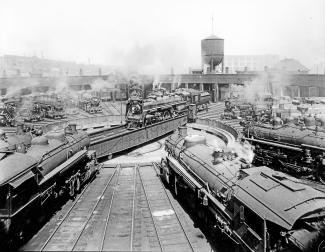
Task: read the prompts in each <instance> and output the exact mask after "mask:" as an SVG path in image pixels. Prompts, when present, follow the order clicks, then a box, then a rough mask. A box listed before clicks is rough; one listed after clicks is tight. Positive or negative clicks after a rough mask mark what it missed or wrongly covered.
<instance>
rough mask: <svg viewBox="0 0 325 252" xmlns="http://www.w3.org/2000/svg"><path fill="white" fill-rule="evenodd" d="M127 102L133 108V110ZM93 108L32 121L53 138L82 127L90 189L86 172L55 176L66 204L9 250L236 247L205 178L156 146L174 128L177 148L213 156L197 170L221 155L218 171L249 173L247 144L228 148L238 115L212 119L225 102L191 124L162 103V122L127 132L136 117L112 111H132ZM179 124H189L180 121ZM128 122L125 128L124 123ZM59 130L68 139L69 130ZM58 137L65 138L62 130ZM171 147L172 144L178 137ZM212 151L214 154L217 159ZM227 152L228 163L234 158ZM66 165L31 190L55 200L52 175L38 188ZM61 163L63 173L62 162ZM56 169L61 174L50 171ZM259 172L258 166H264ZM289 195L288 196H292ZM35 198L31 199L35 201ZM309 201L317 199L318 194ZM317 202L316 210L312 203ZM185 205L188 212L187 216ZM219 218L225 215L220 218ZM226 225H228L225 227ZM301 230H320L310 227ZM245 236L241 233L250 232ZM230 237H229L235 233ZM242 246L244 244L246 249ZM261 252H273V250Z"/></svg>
mask: <svg viewBox="0 0 325 252" xmlns="http://www.w3.org/2000/svg"><path fill="white" fill-rule="evenodd" d="M133 105H134V106H138V105H137V103H135V104H133ZM101 106H102V115H92V114H89V113H86V112H80V111H79V112H78V113H75V115H68V117H67V118H65V119H63V120H55V121H54V120H48V119H46V120H44V121H42V122H40V123H39V124H38V122H37V123H36V124H37V126H42V127H43V129H44V132H45V133H46V134H45V136H47V135H48V134H49V135H50V136H51V134H53V133H51V132H53V130H54V132H58V130H60V129H64V128H65V127H68V128H69V127H70V125H76V124H77V125H76V126H77V128H79V129H82V130H83V131H81V132H83V134H85V135H86V136H87V137H88V139H89V149H88V152H89V153H90V154H88V157H89V155H90V156H92V154H91V153H93V152H94V153H96V156H97V158H98V161H100V164H98V165H97V167H98V168H95V169H94V168H92V171H95V175H94V177H92V178H91V179H90V182H86V183H84V181H87V178H89V177H90V175H88V173H87V170H86V173H85V174H86V175H85V176H86V178H85V177H83V175H79V173H80V172H81V173H82V171H78V173H76V174H75V173H72V175H69V176H70V177H69V176H68V177H67V178H66V177H64V178H65V179H66V182H64V183H67V186H63V187H62V189H63V190H66V192H67V193H68V194H69V195H70V196H72V197H67V198H66V200H63V201H62V202H61V201H59V202H60V203H58V204H55V207H54V208H53V209H51V210H50V211H48V214H49V216H47V217H46V218H45V220H43V221H41V223H40V225H36V227H35V228H32V229H28V231H27V234H26V233H24V234H25V235H24V238H23V239H22V240H21V242H20V243H19V244H20V245H19V250H20V251H217V252H220V251H232V250H237V249H238V248H239V247H240V246H242V245H241V243H240V241H241V239H239V240H236V238H235V237H236V236H234V233H231V232H230V231H229V230H230V224H229V222H230V221H233V220H231V218H235V217H231V215H230V216H229V217H224V216H223V215H224V214H225V211H226V209H225V207H227V203H226V202H225V201H224V199H222V200H220V202H222V204H225V207H224V206H220V205H219V204H220V203H217V202H216V199H217V200H219V197H221V196H220V192H219V194H218V193H216V192H217V191H218V189H216V188H213V184H210V183H211V181H209V179H207V178H205V179H204V180H203V182H200V180H198V179H197V176H199V174H196V173H193V174H192V172H191V170H190V169H189V167H190V166H191V165H193V164H192V163H184V162H186V159H184V156H182V157H181V158H180V159H179V160H181V161H179V162H180V163H179V164H181V166H179V164H177V163H175V160H178V157H177V155H178V154H177V151H176V152H174V150H172V148H175V150H176V148H178V147H177V145H175V146H173V145H171V146H173V147H171V146H170V145H168V146H166V144H165V143H166V141H171V139H172V138H170V137H169V135H170V134H171V133H173V132H174V135H175V132H176V131H177V129H179V135H178V137H183V134H185V135H184V139H187V140H185V142H184V148H185V149H187V148H192V146H194V147H195V145H197V144H202V148H205V147H204V146H206V145H207V146H208V149H209V150H210V149H213V150H214V152H213V153H212V157H213V159H214V160H215V161H212V164H211V165H209V164H208V163H209V162H210V161H209V158H205V159H204V161H199V163H200V162H203V163H202V164H203V165H204V166H205V167H212V166H213V165H218V163H219V162H220V161H216V160H219V159H216V158H217V156H220V155H221V157H223V156H224V157H223V159H222V160H223V161H222V163H224V164H226V165H225V167H227V163H228V162H230V164H229V165H230V166H229V167H232V169H235V170H234V171H236V169H237V168H236V167H238V166H239V164H240V167H241V168H240V169H243V168H242V167H246V168H247V167H252V168H251V169H255V168H254V166H250V165H249V166H247V164H248V163H250V162H251V161H252V160H250V161H248V160H246V158H247V152H252V149H250V148H251V147H249V149H247V147H244V145H243V144H242V143H241V144H239V142H238V139H241V138H242V137H243V135H244V131H245V125H243V124H242V122H243V120H242V118H232V119H230V120H229V119H221V115H222V114H223V113H224V111H225V110H226V107H225V103H210V104H209V109H208V110H206V109H204V110H202V111H198V113H197V117H196V118H195V120H191V116H192V115H193V114H192V113H191V107H189V108H188V114H187V115H185V114H184V113H183V110H182V109H180V110H179V112H178V114H177V115H176V116H171V113H170V112H169V109H172V110H174V111H175V110H176V111H177V109H178V108H177V107H172V106H169V107H163V109H164V110H162V111H161V112H160V114H161V115H163V117H162V118H161V119H158V118H160V117H157V121H152V119H151V117H150V116H146V117H143V119H141V118H140V119H136V120H138V121H136V123H137V125H138V126H139V125H141V126H140V127H137V128H133V126H134V125H135V124H134V122H135V121H134V118H137V117H134V115H136V114H132V115H131V116H130V115H129V114H128V113H126V116H125V117H123V118H122V117H121V115H120V114H118V113H119V111H118V108H119V109H121V107H122V109H125V110H127V111H128V109H129V111H131V110H132V106H131V107H128V105H126V103H125V102H116V103H112V102H106V103H103V104H102V105H101ZM144 106H145V105H144ZM173 106H174V105H173ZM114 109H115V112H114ZM133 111H134V110H132V112H133ZM153 111H154V112H151V108H149V109H148V110H147V111H146V112H144V113H147V115H151V114H150V113H156V111H157V108H154V110H153ZM158 111H159V110H158ZM166 111H167V112H166ZM194 114H195V113H194ZM152 115H155V116H156V115H157V114H152ZM99 118H102V119H99ZM146 118H149V119H146ZM130 120H131V121H130ZM141 120H143V121H141ZM187 120H189V121H192V122H191V123H187ZM78 122H79V126H78ZM130 122H131V124H130V125H132V127H129V126H128V123H130ZM36 124H35V125H36ZM143 125H144V126H145V127H143ZM184 125H186V127H185V128H186V133H182V131H181V128H182V127H183V126H184ZM183 128H184V127H183ZM5 130H6V128H5ZM69 130H70V131H71V130H72V134H75V133H73V132H74V131H73V127H72V129H70V128H69ZM64 131H65V132H70V131H66V129H65V130H64ZM8 133H9V131H8ZM54 134H56V133H54ZM66 134H71V133H66ZM37 138H40V139H41V138H42V136H40V137H36V138H35V139H37ZM49 140H50V138H49ZM49 140H48V141H49ZM42 141H43V140H42ZM175 143H177V144H178V143H179V140H177V141H176V142H175ZM203 145H204V146H203ZM32 146H33V142H32ZM238 148H239V149H238ZM245 148H246V149H245ZM220 149H223V151H221V152H220ZM194 150H195V149H194ZM235 152H236V153H237V154H236V155H237V156H236V155H235V156H234V153H235ZM27 153H28V151H27ZM193 153H194V152H193ZM193 153H192V154H191V155H190V156H189V157H190V158H191V159H193V158H194V156H193ZM216 153H218V154H216ZM243 153H244V154H243ZM203 154H204V155H207V152H203ZM69 155H70V154H69ZM78 155H80V156H81V155H85V151H84V152H82V151H80V152H77V153H76V154H75V156H76V158H77V159H76V160H78V157H77V156H78ZM186 155H187V154H186ZM238 155H239V159H238V161H235V160H234V159H236V157H238ZM174 156H175V158H176V159H174ZM186 157H187V156H186ZM212 157H211V158H212ZM107 158H108V160H107ZM183 159H184V160H183ZM87 160H88V159H87ZM193 160H196V159H195V158H194V159H193ZM198 160H200V159H198ZM67 162H69V159H68V160H67V161H66V162H65V163H63V164H62V165H60V166H58V167H55V169H54V170H53V171H51V172H50V173H49V174H47V173H45V172H44V171H43V172H44V175H43V176H44V179H45V182H42V180H40V181H41V182H40V185H41V186H42V185H46V187H47V188H48V189H46V190H45V192H46V193H48V192H49V193H53V196H54V197H56V195H58V194H60V192H58V193H54V192H53V189H52V188H54V190H55V188H56V186H57V184H59V183H62V182H59V181H60V177H61V176H62V175H57V178H56V177H55V176H54V177H53V179H54V181H53V182H54V183H53V184H52V186H51V185H47V183H49V182H48V181H50V183H52V182H51V181H52V180H51V176H53V174H56V173H58V174H63V172H62V171H64V169H66V168H64V167H66V163H67ZM73 162H78V161H73ZM91 162H92V163H91ZM91 162H89V163H87V165H86V167H91V166H89V165H90V164H92V165H95V166H96V163H97V161H95V162H94V161H91ZM166 162H167V163H166ZM67 165H68V166H69V163H67ZM223 166H224V165H223ZM182 167H185V169H184V168H182ZM257 168H258V167H257ZM60 169H63V170H62V171H60ZM208 169H210V168H208ZM227 169H228V168H227ZM261 169H262V170H263V169H266V167H265V168H263V167H262V168H261ZM96 171H97V172H96ZM217 171H218V170H217ZM41 172H42V170H41ZM228 172H230V174H231V176H236V175H234V174H237V172H236V173H233V171H230V170H229V169H228V170H225V171H223V172H222V174H223V176H227V174H228ZM265 172H266V171H265ZM92 173H93V172H92ZM230 174H228V176H229V175H230ZM24 176H25V175H24ZM64 176H66V175H64ZM200 176H201V175H200ZM202 176H203V175H202ZM246 176H247V175H246ZM263 176H264V175H263ZM268 176H269V175H268ZM272 176H273V175H271V177H272ZM274 176H275V177H276V178H277V176H283V175H278V174H276V175H274ZM206 179H207V180H206ZM218 179H219V177H218ZM218 179H217V180H218ZM241 179H242V177H240V176H239V177H238V180H241ZM56 180H57V181H56ZM217 180H216V181H217ZM55 181H56V182H55ZM67 181H68V182H67ZM77 181H78V182H77ZM80 181H81V184H82V185H81V186H80ZM227 181H228V182H226V183H227V185H228V183H229V182H230V181H233V178H227ZM289 181H291V182H290V183H292V181H295V179H294V178H290V179H289ZM212 183H215V182H212ZM223 183H224V182H223ZM231 183H233V182H231ZM234 183H235V184H234V185H232V186H231V187H233V186H237V185H236V183H237V182H236V181H235V182H234ZM267 183H271V182H267ZM272 183H279V185H282V182H280V180H275V181H273V182H272ZM16 184H21V185H23V183H22V182H10V183H9V185H11V186H16ZM284 185H285V187H288V188H291V186H292V188H296V185H289V184H284ZM299 185H300V186H305V187H306V189H304V190H313V192H312V193H313V194H315V195H316V194H317V195H318V194H319V195H323V194H324V193H325V185H324V183H321V182H317V181H312V180H310V179H308V178H307V177H306V178H301V180H300V182H299ZM18 186H19V185H18ZM210 187H211V188H210ZM298 187H299V186H298ZM309 188H310V189H309ZM42 190H44V189H42ZM223 190H224V189H223ZM292 190H293V191H295V190H296V189H292ZM299 190H301V189H299ZM191 191H194V192H195V193H194V197H193V193H190V192H191ZM312 193H310V194H312ZM310 194H308V195H310ZM43 195H44V194H41V195H40V196H39V197H41V199H42V200H43V198H42V197H44V196H43ZM196 197H197V198H196ZM223 197H224V196H223ZM254 197H256V196H254ZM308 197H309V196H308ZM315 197H316V198H319V197H320V196H315ZM46 199H48V197H46ZM231 202H232V201H231ZM294 204H298V205H299V204H304V202H300V203H294ZM317 204H318V205H317V206H319V204H322V203H317ZM193 205H195V207H194V211H193ZM202 206H203V208H202ZM271 207H272V206H271ZM220 211H223V213H221V212H220ZM254 211H255V210H254ZM315 211H316V210H315ZM211 213H212V215H211ZM219 214H221V215H219ZM227 214H228V215H229V213H227ZM211 218H212V219H211ZM222 218H228V220H226V221H225V220H223V219H222ZM232 225H234V226H235V225H237V224H236V222H234V224H232ZM308 225H321V224H319V223H317V224H314V223H312V224H308ZM218 228H220V229H221V236H222V237H225V238H226V239H225V238H221V236H220V234H219V233H218V232H217V231H216V230H217V229H218ZM211 230H213V232H211ZM249 230H251V229H249ZM249 230H248V231H246V232H254V231H249ZM232 232H235V233H236V234H237V232H239V231H232ZM241 232H243V231H241ZM294 232H300V231H299V230H298V231H294ZM256 236H257V234H256ZM218 237H220V239H218ZM227 237H228V238H227ZM216 238H217V239H216ZM243 239H244V238H243ZM245 239H246V238H245ZM219 241H222V242H219ZM238 241H239V243H238ZM279 242H280V241H279ZM260 243H261V242H260ZM243 244H245V243H243ZM293 244H295V243H293ZM245 246H248V247H249V246H250V245H245ZM270 246H275V247H276V246H278V245H270ZM281 246H282V245H281ZM303 246H306V247H307V246H309V245H308V244H306V245H303ZM256 248H257V247H256ZM253 251H259V250H258V249H256V250H253ZM319 251H322V250H319Z"/></svg>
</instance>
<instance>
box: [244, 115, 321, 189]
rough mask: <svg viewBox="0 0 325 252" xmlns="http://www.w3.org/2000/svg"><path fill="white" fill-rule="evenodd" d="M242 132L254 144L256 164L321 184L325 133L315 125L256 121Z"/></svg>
mask: <svg viewBox="0 0 325 252" xmlns="http://www.w3.org/2000/svg"><path fill="white" fill-rule="evenodd" d="M275 121H276V120H275ZM244 134H245V137H246V140H248V141H249V142H250V143H252V144H253V145H255V160H254V162H255V163H256V164H263V165H268V166H272V167H273V168H275V169H279V170H281V171H283V172H286V173H290V174H292V175H294V176H298V177H306V178H310V179H313V180H318V181H321V182H322V183H324V181H325V132H324V131H321V130H319V129H318V127H314V128H308V127H305V126H303V125H302V126H297V125H294V124H292V123H289V124H285V125H283V124H278V125H271V124H256V123H255V124H249V125H247V126H246V127H245V129H244Z"/></svg>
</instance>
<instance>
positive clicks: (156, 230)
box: [138, 167, 164, 252]
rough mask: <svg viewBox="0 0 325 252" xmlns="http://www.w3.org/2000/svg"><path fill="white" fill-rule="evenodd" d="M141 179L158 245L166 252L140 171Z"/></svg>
mask: <svg viewBox="0 0 325 252" xmlns="http://www.w3.org/2000/svg"><path fill="white" fill-rule="evenodd" d="M138 169H141V168H140V167H138ZM139 177H140V181H141V185H142V188H143V191H144V195H145V197H146V200H147V202H148V207H149V211H150V217H151V220H152V223H153V226H154V228H155V232H156V235H157V239H158V243H159V246H160V249H161V251H162V252H164V248H163V246H162V242H161V240H160V237H159V235H158V229H157V224H156V222H155V219H154V217H153V216H152V208H151V205H150V202H149V198H148V195H147V192H146V189H145V186H144V183H143V180H142V177H141V173H140V171H139Z"/></svg>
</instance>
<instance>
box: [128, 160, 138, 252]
mask: <svg viewBox="0 0 325 252" xmlns="http://www.w3.org/2000/svg"><path fill="white" fill-rule="evenodd" d="M137 167H138V165H135V166H134V181H133V183H134V185H133V186H134V188H133V202H132V222H131V236H130V251H133V234H134V215H135V213H134V212H135V197H136V191H137Z"/></svg>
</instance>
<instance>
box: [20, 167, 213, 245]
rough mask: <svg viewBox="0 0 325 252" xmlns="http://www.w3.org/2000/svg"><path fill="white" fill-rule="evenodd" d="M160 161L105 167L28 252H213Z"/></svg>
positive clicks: (49, 224)
mask: <svg viewBox="0 0 325 252" xmlns="http://www.w3.org/2000/svg"><path fill="white" fill-rule="evenodd" d="M157 174H158V169H157V167H156V164H155V163H141V164H139V163H136V164H118V165H115V164H111V165H105V166H104V167H103V168H102V170H101V172H100V174H99V175H97V176H98V177H97V179H95V180H94V181H93V183H91V184H89V185H87V186H86V187H85V188H84V190H83V191H82V193H81V194H80V195H79V196H78V197H77V198H76V199H75V200H74V201H70V202H68V203H67V204H66V205H65V206H63V207H62V209H61V210H60V211H59V212H57V213H56V215H55V216H54V217H53V218H52V219H51V220H50V221H49V222H48V223H47V224H46V225H45V226H43V228H42V229H41V230H40V231H39V232H38V233H37V234H36V235H35V236H34V237H33V238H32V239H31V240H30V241H29V242H28V243H27V244H25V245H24V246H23V247H22V248H21V250H23V251H49V250H51V251H53V250H55V251H211V250H212V248H211V246H210V244H209V243H208V242H207V239H206V238H205V236H204V235H203V233H202V232H201V231H200V230H199V229H198V228H196V227H194V224H193V221H192V220H191V218H190V217H189V216H188V215H187V214H186V212H185V211H184V210H183V208H182V207H181V206H180V205H179V203H178V202H177V201H176V200H175V199H174V198H173V196H172V195H171V193H170V192H169V191H168V190H166V189H165V187H164V185H163V184H162V182H161V180H160V179H159V177H158V176H157Z"/></svg>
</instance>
